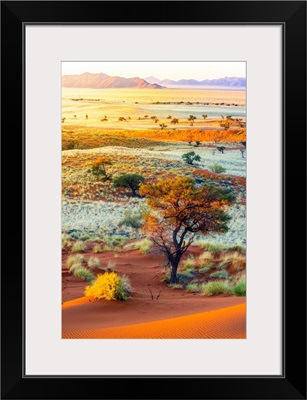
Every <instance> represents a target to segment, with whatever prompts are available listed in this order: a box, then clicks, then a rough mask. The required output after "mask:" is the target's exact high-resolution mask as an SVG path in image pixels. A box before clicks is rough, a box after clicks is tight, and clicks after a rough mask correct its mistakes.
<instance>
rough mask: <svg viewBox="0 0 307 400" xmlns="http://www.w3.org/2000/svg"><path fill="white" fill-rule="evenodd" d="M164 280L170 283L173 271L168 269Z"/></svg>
mask: <svg viewBox="0 0 307 400" xmlns="http://www.w3.org/2000/svg"><path fill="white" fill-rule="evenodd" d="M162 280H163V282H165V283H169V281H170V280H171V271H167V273H166V274H165V275H164V277H163V279H162Z"/></svg>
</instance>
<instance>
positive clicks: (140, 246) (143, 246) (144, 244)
mask: <svg viewBox="0 0 307 400" xmlns="http://www.w3.org/2000/svg"><path fill="white" fill-rule="evenodd" d="M152 245H153V243H152V241H151V240H148V239H143V240H139V241H137V242H134V243H129V244H128V245H126V246H125V248H126V249H129V250H130V249H137V250H140V252H141V253H142V254H146V253H148V252H149V250H150V249H151V247H152Z"/></svg>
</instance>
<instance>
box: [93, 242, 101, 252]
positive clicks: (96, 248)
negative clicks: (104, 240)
mask: <svg viewBox="0 0 307 400" xmlns="http://www.w3.org/2000/svg"><path fill="white" fill-rule="evenodd" d="M101 252H102V247H101V246H100V245H99V244H95V246H94V247H93V253H101Z"/></svg>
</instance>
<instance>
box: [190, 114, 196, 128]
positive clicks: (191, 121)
mask: <svg viewBox="0 0 307 400" xmlns="http://www.w3.org/2000/svg"><path fill="white" fill-rule="evenodd" d="M196 119H197V118H196V117H195V115H190V116H189V118H188V121H190V125H191V126H193V125H194V121H195V120H196Z"/></svg>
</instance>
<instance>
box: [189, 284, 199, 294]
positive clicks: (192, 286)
mask: <svg viewBox="0 0 307 400" xmlns="http://www.w3.org/2000/svg"><path fill="white" fill-rule="evenodd" d="M186 290H187V291H188V292H193V293H197V292H200V288H199V285H198V284H197V283H189V284H188V285H187V286H186Z"/></svg>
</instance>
